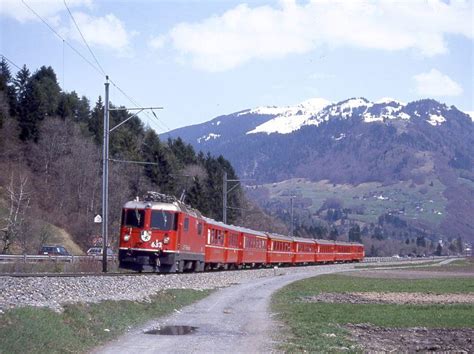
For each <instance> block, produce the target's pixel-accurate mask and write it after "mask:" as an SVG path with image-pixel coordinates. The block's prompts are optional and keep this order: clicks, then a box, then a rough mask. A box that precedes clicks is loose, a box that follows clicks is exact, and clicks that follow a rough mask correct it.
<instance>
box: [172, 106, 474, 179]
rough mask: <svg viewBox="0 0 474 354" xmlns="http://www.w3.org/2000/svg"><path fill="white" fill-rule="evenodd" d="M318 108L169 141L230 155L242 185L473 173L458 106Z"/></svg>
mask: <svg viewBox="0 0 474 354" xmlns="http://www.w3.org/2000/svg"><path fill="white" fill-rule="evenodd" d="M307 102H311V101H307ZM313 102H314V100H313ZM326 102H327V101H326ZM318 103H319V104H314V105H310V104H307V103H303V104H301V105H298V106H295V107H284V108H278V107H261V108H257V109H252V110H250V109H249V110H244V111H240V112H237V113H233V114H229V115H226V116H220V117H217V118H215V119H213V120H211V121H209V122H206V123H203V124H199V125H194V126H190V127H185V128H181V129H177V130H174V131H172V132H170V133H169V135H171V136H173V137H177V136H180V137H181V138H182V139H183V140H185V141H187V142H188V143H191V144H192V145H193V146H194V147H195V148H196V149H197V150H202V151H210V152H211V153H212V154H222V155H224V156H225V157H226V158H228V159H229V160H230V161H231V162H232V163H233V165H234V166H235V167H236V169H237V172H238V173H239V174H240V175H241V176H242V177H243V176H245V177H252V178H257V179H258V180H259V181H263V182H271V181H279V180H284V179H288V178H291V177H308V178H310V179H313V180H320V179H330V180H335V181H337V182H349V183H361V182H365V181H387V179H388V180H399V179H407V178H411V177H412V176H413V175H416V174H419V173H420V171H419V170H417V166H418V168H421V166H425V165H427V164H428V165H429V164H430V163H432V160H433V159H435V158H437V159H442V160H447V161H445V162H447V163H451V164H452V165H453V167H456V168H461V169H465V170H466V173H467V174H470V173H469V172H472V166H473V155H474V154H473V152H474V151H473V150H474V148H473V145H472V142H473V141H474V137H473V134H472V133H473V123H472V120H471V119H470V116H468V115H467V114H465V113H463V112H461V111H459V110H458V109H456V108H455V107H454V106H452V107H447V106H446V105H444V104H441V103H439V102H437V101H434V100H429V99H427V100H421V101H416V102H410V103H408V104H403V103H401V102H398V101H395V100H390V99H386V100H383V101H379V102H376V103H372V102H369V101H368V100H366V99H364V98H357V99H349V100H346V101H342V102H339V103H336V104H330V103H329V102H327V103H328V105H327V106H325V107H324V103H325V101H323V100H319V102H318ZM425 168H426V167H425Z"/></svg>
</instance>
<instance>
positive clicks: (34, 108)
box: [18, 66, 61, 142]
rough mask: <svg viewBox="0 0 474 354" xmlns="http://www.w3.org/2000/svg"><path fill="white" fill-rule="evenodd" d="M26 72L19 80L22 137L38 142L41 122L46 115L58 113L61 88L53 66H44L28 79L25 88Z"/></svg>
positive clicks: (19, 121) (19, 120) (19, 115)
mask: <svg viewBox="0 0 474 354" xmlns="http://www.w3.org/2000/svg"><path fill="white" fill-rule="evenodd" d="M24 68H26V67H24ZM22 71H23V70H21V71H20V72H21V73H22ZM24 74H25V73H22V74H21V75H22V76H21V77H19V80H18V91H19V92H20V95H19V96H20V97H19V99H18V104H19V107H20V109H19V114H18V123H19V127H20V139H22V140H23V141H26V140H33V141H35V142H37V141H38V139H39V129H38V126H39V124H40V122H41V121H42V120H43V119H44V118H45V117H51V116H54V115H56V112H57V108H58V103H59V97H60V91H61V89H60V88H59V85H58V82H57V79H56V74H55V73H54V70H53V69H52V68H51V67H45V66H42V67H41V68H40V69H39V70H38V71H37V72H35V74H34V75H33V76H31V78H30V79H29V80H28V81H27V84H26V88H25V89H24V90H23V83H24V78H25V75H24Z"/></svg>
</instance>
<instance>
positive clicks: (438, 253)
mask: <svg viewBox="0 0 474 354" xmlns="http://www.w3.org/2000/svg"><path fill="white" fill-rule="evenodd" d="M442 253H443V246H441V243H438V246H436V252H435V256H441V254H442Z"/></svg>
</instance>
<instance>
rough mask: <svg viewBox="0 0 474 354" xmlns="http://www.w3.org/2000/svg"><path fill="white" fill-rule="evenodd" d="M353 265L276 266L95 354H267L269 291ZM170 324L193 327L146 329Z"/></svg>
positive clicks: (272, 333) (271, 333)
mask: <svg viewBox="0 0 474 354" xmlns="http://www.w3.org/2000/svg"><path fill="white" fill-rule="evenodd" d="M351 267H352V266H351V265H331V266H317V267H305V268H284V269H280V270H279V272H280V275H279V276H278V275H277V276H274V275H273V274H272V276H270V277H264V278H259V279H247V280H245V281H243V282H242V283H241V284H239V285H236V286H232V287H229V288H225V289H220V290H219V291H217V292H216V293H214V294H212V295H211V296H209V297H207V298H206V299H203V300H201V301H199V302H198V303H196V304H194V305H191V306H188V307H186V308H184V309H182V310H181V311H180V312H179V313H175V314H173V315H171V316H169V317H166V318H163V319H159V320H156V321H151V322H149V323H148V324H146V325H145V326H143V327H141V328H138V329H134V330H132V331H131V332H129V333H127V334H126V335H124V336H122V337H121V338H119V339H117V340H115V341H113V342H111V343H108V344H107V345H105V346H103V347H101V348H98V349H97V350H96V351H94V353H110V354H112V353H113V354H116V353H140V354H146V353H229V352H230V353H266V352H271V351H273V350H274V349H275V347H276V345H277V343H279V341H281V339H282V338H281V336H280V337H278V336H279V335H281V333H280V331H279V328H278V325H277V323H276V322H275V321H274V320H272V316H271V315H270V312H269V310H268V307H269V303H270V297H271V294H272V293H273V292H275V291H276V290H278V289H280V288H281V287H283V286H285V285H287V284H289V283H292V282H294V281H296V280H299V279H303V278H307V277H311V276H317V275H321V274H328V273H335V272H341V271H344V270H346V269H348V268H351ZM165 325H166V326H169V325H180V326H195V327H198V328H197V330H196V332H194V333H192V334H188V335H184V336H176V335H168V336H162V335H151V334H145V333H144V332H145V331H147V330H150V329H153V328H158V327H163V326H165Z"/></svg>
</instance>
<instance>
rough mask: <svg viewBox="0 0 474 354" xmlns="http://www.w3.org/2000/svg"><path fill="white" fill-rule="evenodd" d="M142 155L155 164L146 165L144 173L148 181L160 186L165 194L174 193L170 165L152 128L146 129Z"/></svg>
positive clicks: (145, 159)
mask: <svg viewBox="0 0 474 354" xmlns="http://www.w3.org/2000/svg"><path fill="white" fill-rule="evenodd" d="M142 156H143V159H144V161H146V162H153V163H156V164H157V165H146V166H145V175H146V176H147V177H148V178H149V179H150V181H151V182H152V183H153V184H155V185H157V186H159V187H160V191H161V192H162V193H165V194H174V192H175V190H174V186H175V185H174V179H173V178H171V175H172V174H173V172H174V171H173V170H172V167H171V165H170V163H169V161H168V158H167V156H166V152H165V149H164V146H163V145H162V144H161V143H160V139H159V138H158V135H157V134H156V133H155V131H154V130H151V129H150V130H148V131H147V132H146V134H145V139H144V140H143V148H142Z"/></svg>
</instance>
